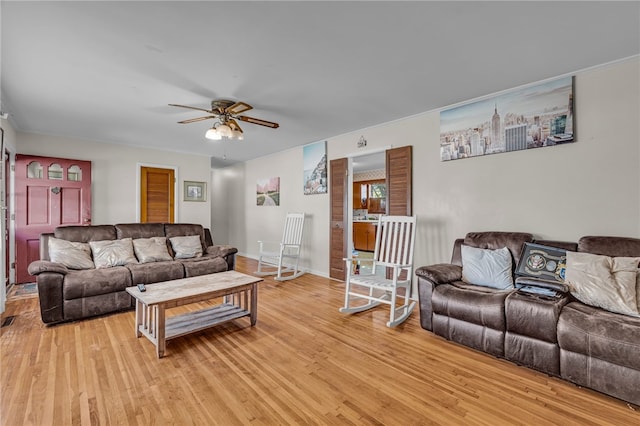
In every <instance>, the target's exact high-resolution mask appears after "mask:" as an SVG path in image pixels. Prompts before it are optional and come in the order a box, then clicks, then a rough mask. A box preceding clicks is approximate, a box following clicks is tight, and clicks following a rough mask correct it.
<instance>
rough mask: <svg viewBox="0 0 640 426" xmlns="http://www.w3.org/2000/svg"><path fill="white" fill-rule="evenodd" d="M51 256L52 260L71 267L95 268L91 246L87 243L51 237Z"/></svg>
mask: <svg viewBox="0 0 640 426" xmlns="http://www.w3.org/2000/svg"><path fill="white" fill-rule="evenodd" d="M49 258H50V259H51V261H52V262H55V263H60V264H62V265H64V266H66V267H67V268H69V269H93V268H95V265H94V264H93V260H91V248H90V247H89V244H87V243H77V242H73V241H67V240H61V239H59V238H55V237H50V238H49Z"/></svg>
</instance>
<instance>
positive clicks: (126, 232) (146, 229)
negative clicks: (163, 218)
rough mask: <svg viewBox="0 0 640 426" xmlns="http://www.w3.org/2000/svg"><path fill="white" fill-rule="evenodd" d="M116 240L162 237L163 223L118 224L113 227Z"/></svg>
mask: <svg viewBox="0 0 640 426" xmlns="http://www.w3.org/2000/svg"><path fill="white" fill-rule="evenodd" d="M115 228H116V235H117V236H118V239H119V240H121V239H123V238H131V239H133V240H135V239H137V238H151V237H164V224H163V223H119V224H117V225H115Z"/></svg>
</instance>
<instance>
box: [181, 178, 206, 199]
mask: <svg viewBox="0 0 640 426" xmlns="http://www.w3.org/2000/svg"><path fill="white" fill-rule="evenodd" d="M183 196H184V197H183V199H184V201H207V182H196V181H192V180H185V181H184V188H183Z"/></svg>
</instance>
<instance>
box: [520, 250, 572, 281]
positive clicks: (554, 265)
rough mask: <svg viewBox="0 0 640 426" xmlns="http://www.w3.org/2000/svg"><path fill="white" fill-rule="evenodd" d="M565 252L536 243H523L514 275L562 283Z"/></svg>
mask: <svg viewBox="0 0 640 426" xmlns="http://www.w3.org/2000/svg"><path fill="white" fill-rule="evenodd" d="M566 268H567V250H565V249H561V248H558V247H550V246H545V245H542V244H536V243H525V244H524V247H522V253H521V254H520V262H518V267H517V268H516V275H518V276H526V277H533V278H541V279H546V280H551V281H557V282H564V277H565V272H566Z"/></svg>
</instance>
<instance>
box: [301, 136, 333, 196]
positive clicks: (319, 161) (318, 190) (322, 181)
mask: <svg viewBox="0 0 640 426" xmlns="http://www.w3.org/2000/svg"><path fill="white" fill-rule="evenodd" d="M302 157H303V164H304V194H305V195H311V194H326V193H327V141H323V142H315V143H310V144H308V145H305V146H304V147H303V148H302Z"/></svg>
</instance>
